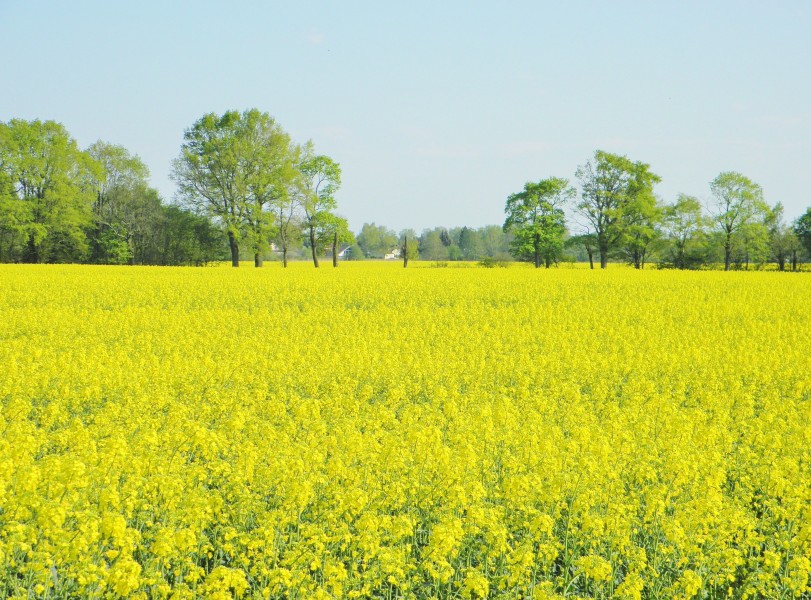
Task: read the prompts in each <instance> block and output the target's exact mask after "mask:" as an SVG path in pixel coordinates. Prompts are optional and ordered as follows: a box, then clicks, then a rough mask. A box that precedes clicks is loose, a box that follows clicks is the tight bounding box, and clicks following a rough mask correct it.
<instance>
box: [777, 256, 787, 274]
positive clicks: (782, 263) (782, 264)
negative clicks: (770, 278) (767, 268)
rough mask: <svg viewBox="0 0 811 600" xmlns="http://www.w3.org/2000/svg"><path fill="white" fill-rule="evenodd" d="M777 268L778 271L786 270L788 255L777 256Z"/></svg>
mask: <svg viewBox="0 0 811 600" xmlns="http://www.w3.org/2000/svg"><path fill="white" fill-rule="evenodd" d="M777 270H778V271H785V270H786V257H785V256H782V255H781V256H778V257H777Z"/></svg>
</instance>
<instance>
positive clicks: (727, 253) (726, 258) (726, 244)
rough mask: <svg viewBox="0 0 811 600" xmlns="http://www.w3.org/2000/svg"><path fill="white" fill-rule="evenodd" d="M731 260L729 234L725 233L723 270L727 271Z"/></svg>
mask: <svg viewBox="0 0 811 600" xmlns="http://www.w3.org/2000/svg"><path fill="white" fill-rule="evenodd" d="M731 262H732V240H730V237H729V234H727V237H726V240H724V271H729V266H730V263H731Z"/></svg>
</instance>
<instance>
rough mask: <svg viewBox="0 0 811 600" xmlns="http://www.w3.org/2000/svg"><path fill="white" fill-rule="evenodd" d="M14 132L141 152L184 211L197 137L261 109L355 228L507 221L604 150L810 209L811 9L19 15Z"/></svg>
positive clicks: (12, 15)
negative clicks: (207, 120) (331, 163)
mask: <svg viewBox="0 0 811 600" xmlns="http://www.w3.org/2000/svg"><path fill="white" fill-rule="evenodd" d="M0 56H2V57H3V59H2V61H0V121H6V120H8V119H11V118H15V117H18V118H24V119H34V118H39V119H54V120H56V121H60V122H62V123H63V124H64V125H65V126H66V127H67V129H68V130H69V131H70V132H71V134H72V135H73V136H74V137H75V138H76V139H77V140H78V142H79V144H80V145H81V146H83V147H86V146H88V145H89V144H91V143H92V142H93V141H95V140H97V139H104V140H106V141H109V142H112V143H116V144H121V145H123V146H125V147H126V148H127V149H129V150H130V151H131V152H133V153H136V154H138V155H139V156H140V157H141V158H142V159H143V160H144V162H145V163H146V164H147V165H148V166H149V168H150V171H151V173H152V178H151V182H152V185H153V186H155V187H157V188H158V190H159V191H160V192H161V194H162V195H163V196H164V197H165V198H167V199H171V198H172V196H173V194H174V184H173V183H172V182H171V180H170V179H169V172H170V163H171V161H172V159H173V158H175V157H176V156H177V155H178V153H179V149H180V144H181V143H182V136H183V130H184V129H185V128H187V127H189V126H190V125H191V124H192V123H193V122H194V121H195V120H196V119H198V118H199V117H200V116H202V115H203V114H204V113H207V112H218V113H222V112H223V111H225V110H228V109H238V110H244V109H247V108H252V107H256V108H259V109H260V110H263V111H267V112H269V113H270V114H271V115H273V116H274V117H275V118H276V119H277V120H278V121H279V123H280V124H281V125H282V127H284V128H285V129H286V130H287V131H288V132H289V133H290V134H291V135H292V136H293V138H294V139H295V140H296V141H300V142H303V141H306V140H307V139H312V140H313V141H314V143H315V146H316V149H317V150H318V151H319V152H322V153H325V154H328V155H330V156H331V157H332V158H334V159H335V160H337V161H338V162H339V163H340V164H341V166H342V169H343V186H342V188H341V190H340V192H339V194H338V203H339V212H340V213H341V214H343V215H345V216H346V217H348V218H349V220H350V225H351V227H352V228H353V229H354V230H355V231H357V230H359V229H360V227H361V225H362V224H363V223H364V222H376V223H378V224H383V225H386V226H387V227H389V228H391V229H395V230H400V229H403V228H406V227H410V228H414V229H417V230H421V229H423V228H425V227H433V226H440V225H441V226H454V225H469V226H481V225H485V224H490V223H501V222H503V219H504V216H503V209H504V202H505V200H506V198H507V196H508V195H509V194H510V193H512V192H516V191H519V190H520V189H521V188H522V186H523V184H524V183H525V182H526V181H530V180H535V181H537V180H539V179H542V178H545V177H550V176H560V177H567V178H569V179H570V180H572V182H573V183H574V171H575V169H576V168H577V166H578V165H580V164H582V163H584V162H585V161H586V160H588V159H589V158H590V157H591V156H592V155H593V153H594V151H595V150H596V149H598V148H599V149H602V150H606V151H609V152H615V153H619V154H626V155H627V156H628V157H629V158H631V159H633V160H641V161H644V162H647V163H649V164H650V165H651V168H652V170H653V171H654V172H655V173H658V174H659V175H660V176H661V177H662V183H661V184H659V186H657V189H656V191H657V194H658V195H659V196H660V197H661V198H662V199H663V200H664V201H666V202H672V201H673V200H674V199H675V197H676V195H677V194H678V193H680V192H683V193H687V194H691V195H695V196H698V197H699V198H701V199H702V200H704V201H709V200H710V192H709V185H708V184H709V181H710V180H711V179H713V178H714V177H715V176H716V175H717V174H718V173H719V172H721V171H727V170H734V171H740V172H741V173H743V174H745V175H747V176H748V177H750V178H751V179H753V180H754V181H756V182H758V183H759V184H761V185H762V186H763V189H764V193H765V197H766V200H767V201H768V202H769V203H770V204H774V203H776V202H778V201H780V202H782V203H783V204H784V205H785V207H786V214H787V216H788V217H790V218H793V217H796V216H798V215H799V214H801V213H802V212H803V211H804V210H805V209H806V208H807V207H808V206H811V1H809V0H794V1H791V0H784V1H779V2H773V3H767V2H766V1H765V0H762V1H757V2H755V1H737V2H733V1H720V0H719V1H705V2H698V1H689V0H688V1H683V2H650V1H648V2H643V1H637V2H622V1H618V2H598V1H591V2H586V1H570V2H554V3H551V2H528V1H527V2H474V1H468V2H464V1H461V0H454V1H445V2H425V1H416V2H409V3H399V4H396V3H384V2H359V1H351V0H350V1H345V2H337V1H329V2H328V1H304V2H286V3H283V2H247V1H242V2H239V1H236V2H227V3H226V2H156V1H153V0H142V1H140V2H137V3H136V2H113V1H109V0H108V1H95V2H89V1H81V0H77V1H74V2H57V1H36V0H34V1H27V2H26V1H22V0H0Z"/></svg>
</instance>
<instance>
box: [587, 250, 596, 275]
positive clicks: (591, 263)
mask: <svg viewBox="0 0 811 600" xmlns="http://www.w3.org/2000/svg"><path fill="white" fill-rule="evenodd" d="M586 254H588V255H589V268H590V269H592V270H594V251H593V250H592V249H591V246H586Z"/></svg>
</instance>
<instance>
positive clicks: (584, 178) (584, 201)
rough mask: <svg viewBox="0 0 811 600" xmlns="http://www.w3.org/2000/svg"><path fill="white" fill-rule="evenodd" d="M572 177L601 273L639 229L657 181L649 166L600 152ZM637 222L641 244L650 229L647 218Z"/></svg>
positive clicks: (581, 214)
mask: <svg viewBox="0 0 811 600" xmlns="http://www.w3.org/2000/svg"><path fill="white" fill-rule="evenodd" d="M576 176H577V179H578V180H579V181H580V187H581V199H580V202H579V203H578V204H577V211H578V213H579V214H580V216H581V217H583V218H584V219H585V221H586V222H587V224H588V228H589V229H590V230H591V231H593V232H594V235H595V236H596V238H597V249H598V251H599V253H600V267H601V268H603V269H604V268H606V266H607V265H608V258H609V254H610V253H611V252H613V251H615V250H616V249H618V248H619V247H620V246H621V244H622V243H623V241H627V239H628V238H627V237H626V236H627V235H628V234H629V233H630V232H632V231H633V229H634V227H636V226H637V225H639V222H640V215H641V213H644V212H645V211H646V210H647V208H648V207H649V206H650V204H651V199H652V198H653V186H654V185H655V184H656V183H658V182H659V181H661V179H660V178H659V176H658V175H656V174H655V173H653V172H651V170H650V165H647V164H645V163H642V162H638V161H637V162H634V161H631V160H629V159H628V158H627V157H625V156H620V155H618V154H611V153H609V152H604V151H602V150H597V151H596V152H595V153H594V159H593V160H590V161H588V162H586V164H584V165H581V166H580V167H578V168H577V171H576ZM641 220H642V222H643V227H644V228H645V229H640V230H638V231H637V233H641V235H640V236H639V237H640V238H641V239H642V242H643V243H644V242H645V239H644V238H646V237H648V236H649V233H648V231H647V230H649V229H650V226H649V222H648V219H647V218H645V219H641ZM632 237H634V236H632ZM647 242H649V240H647ZM640 266H641V264H640Z"/></svg>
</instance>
